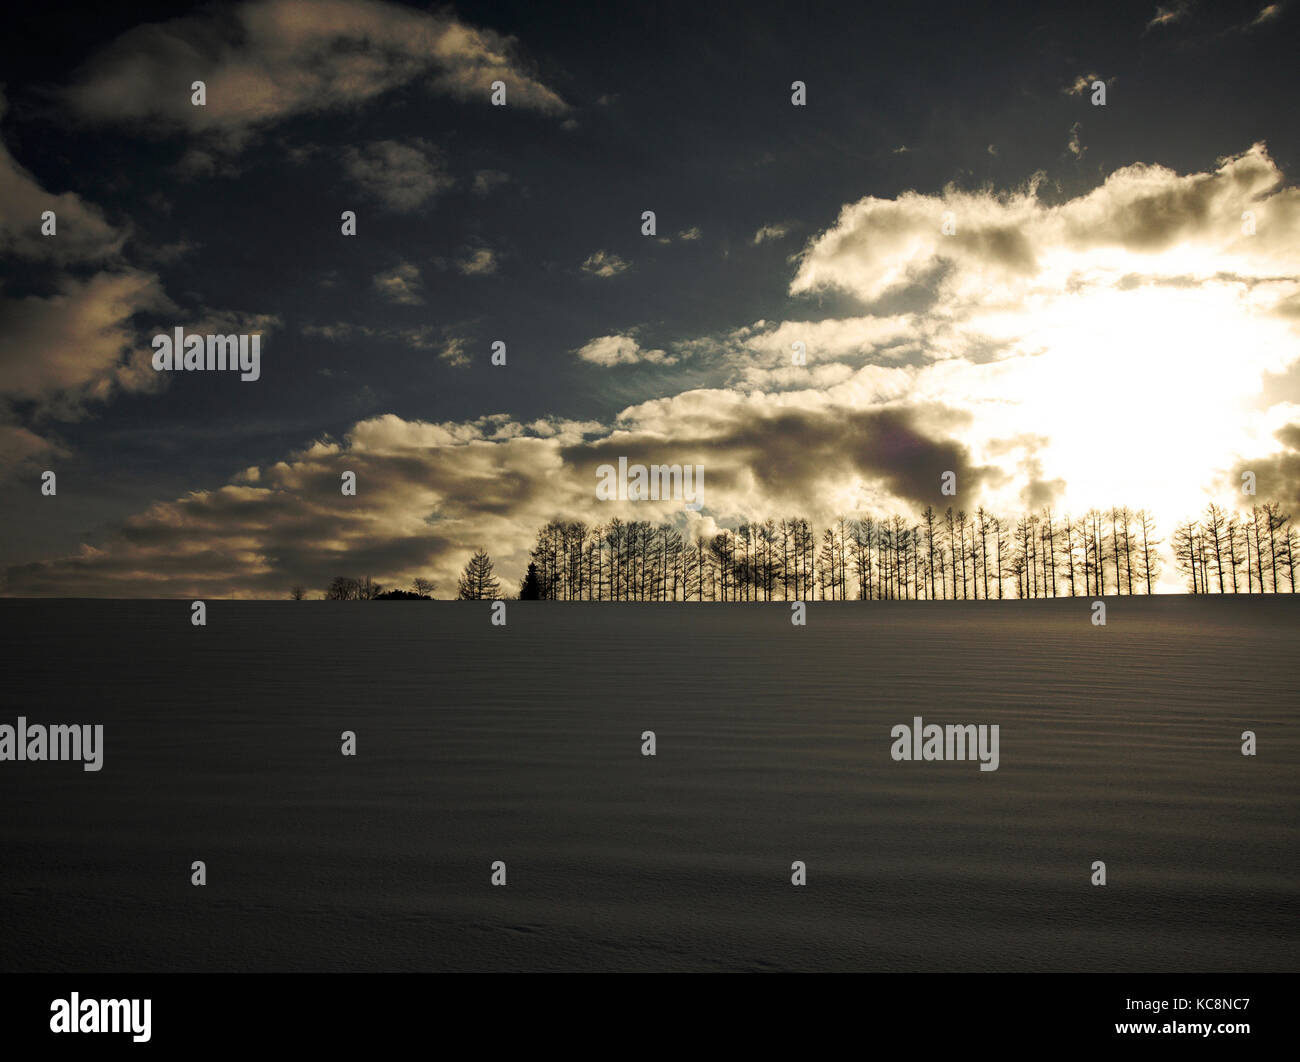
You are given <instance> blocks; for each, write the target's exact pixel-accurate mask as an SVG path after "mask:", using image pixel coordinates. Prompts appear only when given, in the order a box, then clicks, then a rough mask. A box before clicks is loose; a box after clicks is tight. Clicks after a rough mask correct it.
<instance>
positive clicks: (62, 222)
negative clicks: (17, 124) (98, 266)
mask: <svg viewBox="0 0 1300 1062" xmlns="http://www.w3.org/2000/svg"><path fill="white" fill-rule="evenodd" d="M47 210H50V211H53V212H54V215H55V219H56V225H55V235H53V236H45V235H42V233H41V225H42V222H41V215H42V214H44V213H45V212H46V211H47ZM126 239H127V230H125V229H118V228H116V227H114V226H113V225H111V224H109V222H108V221H107V220H106V219H105V217H104V214H103V212H102V211H101V210H100V209H99V208H98V207H97V206H95V205H94V204H92V203H87V202H86V201H85V200H83V199H82V198H81V197H80V196H78V195H76V194H75V193H73V192H64V193H63V194H61V195H55V194H54V193H52V192H47V191H46V190H45V189H44V188H42V187H41V186H40V185H39V184H38V183H37V181H36V178H35V177H34V176H33V175H32V174H31V173H30V172H29V171H28V170H27V169H25V168H24V167H23V166H21V165H20V164H19V163H18V161H17V160H16V159H15V158H14V157H13V156H12V155H11V154H10V153H9V150H8V149H7V148H6V147H5V146H4V145H3V144H0V255H17V256H20V257H23V258H39V259H43V260H46V261H51V262H57V263H68V262H91V261H99V260H102V259H106V258H112V257H113V256H115V255H117V254H118V252H120V251H121V250H122V246H123V244H125V243H126Z"/></svg>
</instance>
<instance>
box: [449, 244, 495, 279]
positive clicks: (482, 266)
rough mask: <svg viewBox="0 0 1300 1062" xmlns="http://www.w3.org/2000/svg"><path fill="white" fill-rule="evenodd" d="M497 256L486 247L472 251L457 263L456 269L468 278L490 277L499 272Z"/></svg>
mask: <svg viewBox="0 0 1300 1062" xmlns="http://www.w3.org/2000/svg"><path fill="white" fill-rule="evenodd" d="M497 264H498V263H497V256H496V254H495V253H494V252H493V251H491V250H489V249H488V248H486V247H479V248H477V249H475V250H473V251H470V252H469V254H467V255H466V256H465V257H464V258H462V259H460V260H459V261H457V263H456V269H457V270H458V271H459V272H460V273H462V274H463V275H465V276H467V277H479V276H488V275H489V274H492V273H495V272H496V271H497Z"/></svg>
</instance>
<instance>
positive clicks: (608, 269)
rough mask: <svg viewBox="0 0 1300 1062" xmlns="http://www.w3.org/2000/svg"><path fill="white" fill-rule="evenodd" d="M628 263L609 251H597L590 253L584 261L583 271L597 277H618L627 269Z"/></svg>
mask: <svg viewBox="0 0 1300 1062" xmlns="http://www.w3.org/2000/svg"><path fill="white" fill-rule="evenodd" d="M627 268H628V263H627V262H625V261H624V260H623V259H622V258H620V257H619V256H618V255H616V254H610V253H609V252H608V251H596V252H595V253H594V254H591V255H588V256H587V260H586V261H585V262H583V263H582V269H583V272H586V273H590V274H592V276H597V277H616V276H618V275H619V274H620V273H622V272H624V271H626V270H627Z"/></svg>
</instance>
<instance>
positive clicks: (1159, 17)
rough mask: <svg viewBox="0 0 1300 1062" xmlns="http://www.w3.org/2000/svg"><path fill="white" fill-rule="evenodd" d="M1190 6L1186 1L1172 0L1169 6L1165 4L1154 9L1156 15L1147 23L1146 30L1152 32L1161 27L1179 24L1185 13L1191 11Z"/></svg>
mask: <svg viewBox="0 0 1300 1062" xmlns="http://www.w3.org/2000/svg"><path fill="white" fill-rule="evenodd" d="M1191 7H1192V5H1191V4H1190V3H1189V2H1187V0H1174V2H1173V3H1171V4H1165V5H1162V6H1160V7H1157V8H1156V13H1155V14H1154V15H1153V16H1152V17H1151V21H1150V22H1148V23H1147V29H1148V30H1152V29H1156V28H1157V27H1161V26H1172V25H1173V24H1174V23H1175V22H1181V21H1182V20H1183V19H1184V18H1185V17H1186V16H1187V13H1188V12H1189V11H1190V10H1191Z"/></svg>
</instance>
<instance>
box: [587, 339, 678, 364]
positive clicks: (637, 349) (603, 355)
mask: <svg viewBox="0 0 1300 1062" xmlns="http://www.w3.org/2000/svg"><path fill="white" fill-rule="evenodd" d="M576 353H577V355H578V357H579V358H580V359H581V360H582V361H589V362H591V363H592V364H593V365H604V366H611V365H635V364H637V363H639V362H649V363H651V364H654V365H672V364H673V363H675V362H676V361H677V359H676V358H675V357H673V356H671V355H669V354H665V353H664V352H663V351H662V350H643V349H642V348H641V346H640V344H638V343H637V341H636V340H635V339H633V338H632V337H631V336H619V335H614V336H600V337H599V338H597V339H593V340H591V341H589V342H587V343H585V344H583V346H582V347H581V348H580V349H579V350H578V351H577V352H576Z"/></svg>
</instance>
